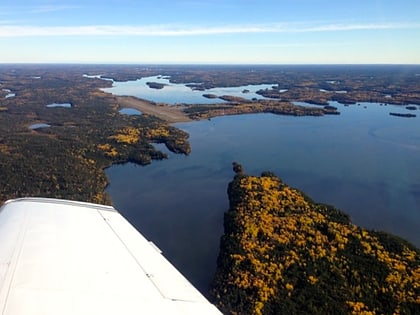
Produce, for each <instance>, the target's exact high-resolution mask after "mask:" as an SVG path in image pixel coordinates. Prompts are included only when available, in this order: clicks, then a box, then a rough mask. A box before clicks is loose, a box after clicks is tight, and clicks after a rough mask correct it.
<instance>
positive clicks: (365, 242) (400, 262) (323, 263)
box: [212, 164, 420, 315]
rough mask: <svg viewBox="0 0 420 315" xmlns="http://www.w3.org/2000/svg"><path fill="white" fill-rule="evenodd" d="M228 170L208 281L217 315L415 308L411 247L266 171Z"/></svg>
mask: <svg viewBox="0 0 420 315" xmlns="http://www.w3.org/2000/svg"><path fill="white" fill-rule="evenodd" d="M234 170H235V172H236V175H235V177H234V179H233V181H232V182H231V183H230V184H229V188H228V195H229V201H230V207H229V210H228V211H227V212H226V213H225V218H224V229H225V232H224V235H223V237H222V239H221V243H220V253H219V257H218V262H217V272H216V276H215V279H214V282H213V286H212V297H213V301H214V302H215V304H216V305H217V306H218V307H219V308H220V309H221V310H222V311H223V312H224V314H366V315H367V314H419V313H420V251H419V250H418V249H417V248H415V247H414V246H413V245H411V244H410V243H408V242H406V241H405V240H402V239H400V238H398V237H396V236H393V235H390V234H386V233H383V232H378V231H370V230H366V229H363V228H360V227H358V226H356V225H354V224H352V223H351V221H350V219H349V217H348V216H347V215H346V214H345V213H343V212H341V211H340V210H338V209H336V208H334V207H332V206H329V205H325V204H319V203H316V202H314V201H313V200H311V199H310V198H309V197H307V196H306V195H305V194H304V193H302V192H300V191H298V190H296V189H293V188H291V187H289V186H287V185H286V184H285V183H283V182H282V181H281V179H280V178H279V177H277V176H275V175H274V174H272V173H270V172H264V173H263V174H262V175H261V176H259V177H256V176H249V175H245V174H244V172H243V169H242V168H241V167H240V165H238V164H235V165H234Z"/></svg>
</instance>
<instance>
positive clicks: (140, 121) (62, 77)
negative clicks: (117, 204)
mask: <svg viewBox="0 0 420 315" xmlns="http://www.w3.org/2000/svg"><path fill="white" fill-rule="evenodd" d="M2 70H3V71H1V72H0V83H1V87H2V88H4V89H6V90H10V91H12V92H13V93H14V94H15V96H13V97H8V98H6V97H3V98H1V97H0V108H1V110H0V174H1V176H0V201H4V200H7V199H10V198H17V197H24V196H39V197H53V198H65V199H72V200H80V201H89V202H97V203H109V202H110V200H109V198H108V196H107V195H106V194H105V193H104V190H105V187H106V185H107V178H106V176H105V173H104V168H106V167H109V166H110V165H111V164H113V163H125V162H129V161H131V162H134V163H138V164H141V165H144V164H148V163H150V162H151V161H152V160H153V159H162V158H165V157H166V155H165V154H163V153H162V152H160V151H157V150H155V148H154V146H153V145H152V143H154V142H156V143H165V144H166V145H167V147H168V148H169V149H170V150H172V151H174V152H177V153H184V154H188V153H189V152H190V146H189V143H188V140H187V139H188V134H186V133H185V132H183V131H181V130H179V129H177V128H175V127H172V126H170V125H168V124H167V123H166V122H164V121H162V120H160V119H158V118H156V117H153V116H149V115H145V114H143V115H132V116H129V115H124V114H121V113H119V112H118V110H119V109H120V107H119V104H118V102H117V101H116V99H115V98H114V97H113V96H112V95H110V94H106V93H104V92H101V91H100V90H99V88H101V87H106V86H109V85H110V83H109V81H104V80H99V79H92V78H87V77H84V76H83V74H84V71H86V70H84V69H83V68H81V67H78V66H74V67H70V66H42V67H40V66H27V67H23V68H19V67H17V68H15V67H13V66H12V65H10V66H3V69H2ZM53 103H55V104H61V103H65V104H69V105H70V106H68V107H60V106H57V107H47V105H49V104H53ZM37 124H40V125H37ZM34 126H35V127H34Z"/></svg>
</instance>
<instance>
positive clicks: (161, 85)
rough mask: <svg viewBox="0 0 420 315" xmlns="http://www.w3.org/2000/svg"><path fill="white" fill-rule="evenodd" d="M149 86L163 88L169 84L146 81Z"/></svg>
mask: <svg viewBox="0 0 420 315" xmlns="http://www.w3.org/2000/svg"><path fill="white" fill-rule="evenodd" d="M146 84H147V86H148V87H149V88H151V89H156V90H161V89H163V88H164V87H165V86H166V85H167V84H164V83H159V82H146Z"/></svg>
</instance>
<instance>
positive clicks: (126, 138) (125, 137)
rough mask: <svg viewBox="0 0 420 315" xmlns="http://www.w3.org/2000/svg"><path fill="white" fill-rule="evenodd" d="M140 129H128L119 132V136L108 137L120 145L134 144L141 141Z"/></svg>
mask: <svg viewBox="0 0 420 315" xmlns="http://www.w3.org/2000/svg"><path fill="white" fill-rule="evenodd" d="M140 131H141V130H140V129H137V128H133V127H126V128H124V129H121V130H119V131H118V133H117V134H115V135H112V136H110V137H108V139H112V140H115V141H117V142H118V143H125V144H134V143H137V142H139V141H140Z"/></svg>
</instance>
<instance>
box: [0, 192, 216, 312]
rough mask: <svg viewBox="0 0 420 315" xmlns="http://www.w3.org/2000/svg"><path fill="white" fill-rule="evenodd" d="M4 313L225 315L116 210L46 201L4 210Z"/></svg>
mask: <svg viewBox="0 0 420 315" xmlns="http://www.w3.org/2000/svg"><path fill="white" fill-rule="evenodd" d="M0 311H1V312H2V313H1V314H3V315H20V314H25V315H32V314H40V315H41V314H42V315H49V314H54V315H56V314H72V315H74V314H86V315H92V314H101V315H106V314H209V315H210V314H221V313H220V312H219V311H218V310H217V308H216V307H215V306H214V305H212V304H211V303H209V302H208V301H207V300H206V299H205V298H204V296H203V295H202V294H201V293H200V292H199V291H198V290H197V289H195V288H194V286H193V285H192V284H191V283H190V282H188V280H187V279H186V278H185V277H184V276H182V275H181V273H180V272H179V271H178V270H177V269H176V268H175V267H174V266H173V265H171V264H170V263H169V262H168V261H167V260H166V259H165V257H164V256H163V255H162V254H161V253H160V251H158V250H157V248H156V246H154V245H153V244H152V243H151V242H149V241H147V240H146V239H145V238H144V237H143V236H142V235H141V234H140V233H139V232H138V231H137V230H136V229H135V228H134V227H133V226H132V225H131V224H130V223H128V222H127V220H125V219H124V218H123V217H122V216H121V215H120V214H119V213H118V211H116V210H115V209H114V208H113V207H109V206H102V205H96V204H90V203H83V202H75V201H67V200H60V199H46V198H22V199H14V200H9V201H6V202H5V203H4V204H3V206H2V207H1V208H0Z"/></svg>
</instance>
